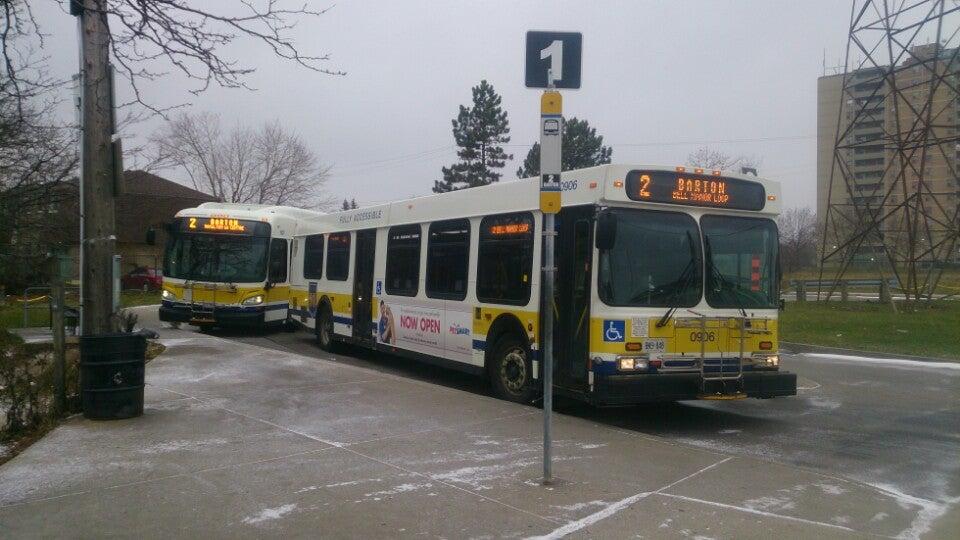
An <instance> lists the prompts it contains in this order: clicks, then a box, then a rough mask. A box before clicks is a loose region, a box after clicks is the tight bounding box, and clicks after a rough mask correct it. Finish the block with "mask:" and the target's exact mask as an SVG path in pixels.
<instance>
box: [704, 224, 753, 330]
mask: <svg viewBox="0 0 960 540" xmlns="http://www.w3.org/2000/svg"><path fill="white" fill-rule="evenodd" d="M703 249H704V251H705V253H704V255H706V257H707V265H708V266H710V273H711V274H713V276H714V277H715V278H716V279H717V281H719V282H720V283H721V284H723V285H724V286H726V287H727V288H728V289H730V291H731V292H732V293H733V301H734V302H736V304H737V309H739V310H740V315H742V316H743V318H747V310H745V309H743V302H741V301H740V287H739V286H737V285H734V284H733V283H730V280H728V279H727V277H726V276H724V275H723V273H722V272H720V270H718V269H717V267H716V266H714V265H713V249H711V248H710V237H709V236H707V235H706V234H704V235H703Z"/></svg>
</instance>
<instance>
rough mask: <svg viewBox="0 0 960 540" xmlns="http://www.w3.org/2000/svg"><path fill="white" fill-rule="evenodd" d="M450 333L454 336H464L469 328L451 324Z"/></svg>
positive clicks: (468, 331)
mask: <svg viewBox="0 0 960 540" xmlns="http://www.w3.org/2000/svg"><path fill="white" fill-rule="evenodd" d="M450 333H451V334H453V335H455V336H465V335H467V334H469V333H470V329H469V328H466V327H464V326H460V325H459V324H451V325H450Z"/></svg>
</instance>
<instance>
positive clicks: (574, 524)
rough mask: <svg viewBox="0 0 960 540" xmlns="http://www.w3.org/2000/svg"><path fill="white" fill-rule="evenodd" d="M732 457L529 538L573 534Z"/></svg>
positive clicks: (551, 539) (548, 538)
mask: <svg viewBox="0 0 960 540" xmlns="http://www.w3.org/2000/svg"><path fill="white" fill-rule="evenodd" d="M732 459H733V457H727V458H724V459H721V460H720V461H717V462H716V463H712V464H710V465H707V466H706V467H703V468H702V469H700V470H698V471H695V472H693V473H690V474H688V475H686V476H684V477H683V478H680V479H679V480H674V481H673V482H670V483H669V484H667V485H665V486H663V487H661V488H659V489H657V490H654V491H642V492H640V493H636V494H634V495H631V496H629V497H626V498H624V499H620V500H619V501H616V502H613V503H611V504H608V505H607V506H604V507H603V508H601V509H600V510H598V511H596V512H594V513H592V514H590V515H587V516H585V517H582V518H580V519H578V520H576V521H571V522H569V523H567V524H566V525H564V526H562V527H560V528H558V529H555V530H553V531H552V532H550V533H547V534H545V535H543V536H535V537H531V539H530V540H533V539H536V540H556V539H559V538H563V537H565V536H567V535H570V534H573V533H575V532H577V531H580V530H582V529H584V528H586V527H589V526H590V525H593V524H595V523H597V522H599V521H601V520H604V519H606V518H608V517H610V516H612V515H614V514H616V513H617V512H620V511H621V510H623V509H625V508H628V507H629V506H631V505H633V504H634V503H636V502H637V501H640V500H642V499H646V498H647V497H650V496H651V495H659V494H660V493H661V492H663V491H664V490H667V489H670V488H672V487H674V486H676V485H678V484H681V483H683V482H685V481H687V480H689V479H691V478H694V477H696V476H699V475H701V474H703V473H705V472H707V471H709V470H710V469H713V468H715V467H719V466H720V465H723V464H724V463H726V462H728V461H730V460H732Z"/></svg>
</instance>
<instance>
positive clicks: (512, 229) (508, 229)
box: [490, 222, 530, 236]
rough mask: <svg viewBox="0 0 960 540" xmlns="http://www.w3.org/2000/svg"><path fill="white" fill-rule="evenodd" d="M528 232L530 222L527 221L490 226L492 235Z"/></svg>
mask: <svg viewBox="0 0 960 540" xmlns="http://www.w3.org/2000/svg"><path fill="white" fill-rule="evenodd" d="M528 232H530V224H529V223H527V222H523V223H508V224H506V225H492V226H491V227H490V234H492V235H494V236H500V235H504V234H525V233H528Z"/></svg>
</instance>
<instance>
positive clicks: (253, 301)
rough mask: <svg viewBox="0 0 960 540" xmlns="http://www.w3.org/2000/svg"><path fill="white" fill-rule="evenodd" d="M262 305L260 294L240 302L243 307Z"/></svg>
mask: <svg viewBox="0 0 960 540" xmlns="http://www.w3.org/2000/svg"><path fill="white" fill-rule="evenodd" d="M262 303H263V295H262V294H258V295H256V296H251V297H250V298H247V299H246V300H244V301H243V302H241V304H243V305H245V306H259V305H260V304H262Z"/></svg>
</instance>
